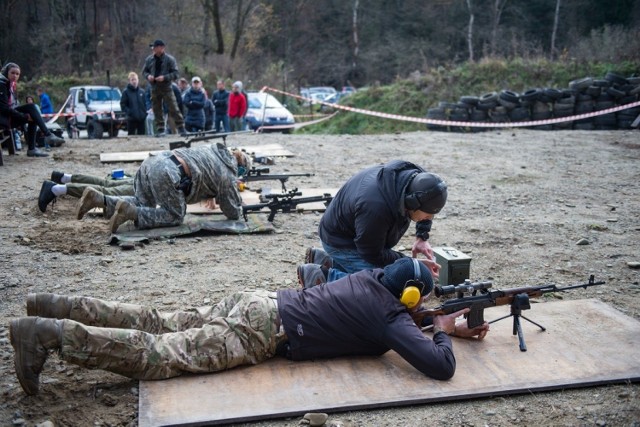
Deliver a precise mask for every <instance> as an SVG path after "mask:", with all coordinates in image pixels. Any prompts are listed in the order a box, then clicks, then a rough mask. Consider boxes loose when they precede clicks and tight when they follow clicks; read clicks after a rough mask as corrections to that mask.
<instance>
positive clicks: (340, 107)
mask: <svg viewBox="0 0 640 427" xmlns="http://www.w3.org/2000/svg"><path fill="white" fill-rule="evenodd" d="M265 91H270V92H276V93H280V94H284V95H287V96H291V97H293V98H298V99H302V100H304V101H310V102H312V103H314V104H323V105H327V106H330V107H332V108H335V109H338V110H343V111H351V112H354V113H360V114H365V115H367V116H373V117H381V118H383V119H392V120H400V121H405V122H413V123H424V124H431V125H440V126H461V127H479V128H497V127H502V128H512V127H531V126H541V125H550V124H555V123H564V122H571V121H574V120H581V119H588V118H590V117H597V116H602V115H605V114H610V113H615V112H617V111H622V110H627V109H629V108H633V107H639V106H640V101H636V102H632V103H631V104H625V105H619V106H617V107H612V108H607V109H606V110H600V111H594V112H592V113H584V114H576V115H573V116H567V117H557V118H554V119H545V120H532V121H528V122H495V123H494V122H459V121H453V120H437V119H427V118H420V117H411V116H402V115H399V114H389V113H380V112H378V111H370V110H364V109H362V108H354V107H348V106H346V105H338V104H331V103H329V102H323V101H314V100H312V99H309V98H305V97H302V96H300V95H294V94H292V93H288V92H283V91H281V90H278V89H274V88H270V87H268V86H265V87H263V88H262V89H261V90H260V92H265Z"/></svg>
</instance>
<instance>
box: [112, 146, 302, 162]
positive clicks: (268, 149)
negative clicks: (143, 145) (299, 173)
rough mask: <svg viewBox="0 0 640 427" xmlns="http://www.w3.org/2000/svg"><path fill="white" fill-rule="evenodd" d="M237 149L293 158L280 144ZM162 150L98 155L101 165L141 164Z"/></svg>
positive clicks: (258, 154) (260, 154)
mask: <svg viewBox="0 0 640 427" xmlns="http://www.w3.org/2000/svg"><path fill="white" fill-rule="evenodd" d="M237 148H240V149H243V150H245V151H246V152H247V153H255V155H256V156H272V157H294V156H295V154H293V153H292V152H291V151H289V150H287V149H286V148H284V147H283V146H282V145H280V144H265V145H247V146H238V147H237ZM161 152H162V150H152V151H125V152H119V153H100V161H101V162H102V163H126V162H142V161H143V160H144V159H146V158H147V157H149V156H150V155H156V154H158V153H161Z"/></svg>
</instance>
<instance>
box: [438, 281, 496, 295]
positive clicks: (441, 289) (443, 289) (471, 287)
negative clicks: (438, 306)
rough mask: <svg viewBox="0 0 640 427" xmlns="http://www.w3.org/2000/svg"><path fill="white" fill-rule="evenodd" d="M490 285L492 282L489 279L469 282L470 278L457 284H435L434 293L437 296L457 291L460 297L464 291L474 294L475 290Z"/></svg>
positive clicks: (486, 287)
mask: <svg viewBox="0 0 640 427" xmlns="http://www.w3.org/2000/svg"><path fill="white" fill-rule="evenodd" d="M492 285H493V282H491V281H485V282H474V283H471V280H469V279H465V281H464V283H461V284H459V285H447V286H436V289H435V293H436V296H437V297H438V298H440V297H441V296H444V295H450V294H453V293H457V294H458V297H459V298H461V297H462V295H463V294H464V293H465V292H468V293H470V294H472V295H475V294H476V292H478V291H481V290H484V289H488V288H490V287H491V286H492Z"/></svg>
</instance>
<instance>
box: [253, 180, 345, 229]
mask: <svg viewBox="0 0 640 427" xmlns="http://www.w3.org/2000/svg"><path fill="white" fill-rule="evenodd" d="M297 196H302V193H301V192H299V191H298V189H297V188H294V189H293V190H290V191H287V192H286V193H283V194H266V195H263V196H260V197H261V199H265V200H267V201H266V202H264V203H257V204H255V205H244V206H242V216H243V217H244V220H245V221H247V213H248V212H257V211H261V210H262V209H264V208H267V209H269V211H270V212H269V217H268V218H267V219H268V221H269V222H273V218H274V217H275V216H276V213H277V212H278V211H282V212H284V213H289V212H292V211H293V210H294V209H296V207H297V206H298V205H301V204H303V203H313V202H324V205H325V206H329V203H331V200H333V196H332V195H331V194H329V193H324V194H323V195H321V196H308V197H297Z"/></svg>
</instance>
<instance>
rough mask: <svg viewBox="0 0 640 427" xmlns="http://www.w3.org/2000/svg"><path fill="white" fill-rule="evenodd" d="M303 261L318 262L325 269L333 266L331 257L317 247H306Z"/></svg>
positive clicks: (308, 262)
mask: <svg viewBox="0 0 640 427" xmlns="http://www.w3.org/2000/svg"><path fill="white" fill-rule="evenodd" d="M304 262H305V263H307V264H318V265H321V266H322V267H324V268H325V269H327V270H328V269H330V268H333V259H331V257H330V256H329V254H327V253H326V252H325V251H324V250H322V249H319V248H307V250H306V252H305V254H304Z"/></svg>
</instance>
